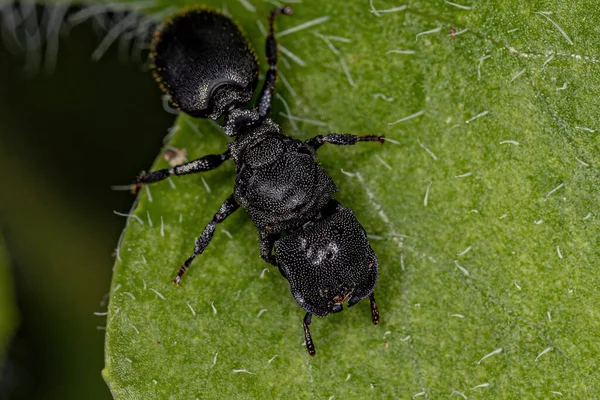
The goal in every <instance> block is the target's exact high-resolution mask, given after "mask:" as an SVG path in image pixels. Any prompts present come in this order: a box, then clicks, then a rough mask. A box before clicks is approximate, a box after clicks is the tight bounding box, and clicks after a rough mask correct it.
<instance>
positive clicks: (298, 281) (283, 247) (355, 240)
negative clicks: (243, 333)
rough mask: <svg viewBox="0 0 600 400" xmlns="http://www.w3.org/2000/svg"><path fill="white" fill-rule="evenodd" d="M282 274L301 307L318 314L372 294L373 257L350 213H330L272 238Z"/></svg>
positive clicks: (340, 210)
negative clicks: (283, 234)
mask: <svg viewBox="0 0 600 400" xmlns="http://www.w3.org/2000/svg"><path fill="white" fill-rule="evenodd" d="M275 254H276V257H277V261H278V262H279V269H280V271H281V273H282V275H283V276H284V277H285V278H286V279H287V280H288V281H289V283H290V288H291V290H292V294H293V295H294V298H295V299H296V301H297V302H298V304H300V306H302V307H303V308H304V309H305V310H306V311H308V312H310V313H312V314H316V315H320V316H324V315H327V314H330V313H333V312H338V311H341V310H342V303H344V302H346V301H348V306H352V305H354V304H356V303H357V302H358V301H359V300H361V299H363V298H365V297H367V296H369V295H370V294H371V293H372V292H373V288H374V287H375V283H376V282H377V275H378V264H377V258H376V257H375V254H374V253H373V250H372V249H371V246H370V245H369V242H368V240H367V236H366V234H365V231H364V229H363V227H362V226H361V225H360V223H359V222H358V220H357V219H356V217H355V216H354V213H353V212H352V211H351V210H350V209H349V208H346V207H343V206H341V205H339V206H338V207H337V209H336V212H335V213H334V214H333V215H331V216H328V217H326V218H324V219H322V220H320V221H317V222H315V223H310V224H307V225H305V226H304V227H302V228H301V229H299V230H297V231H295V232H293V233H292V234H290V235H288V236H286V237H284V238H282V239H279V240H278V241H276V242H275Z"/></svg>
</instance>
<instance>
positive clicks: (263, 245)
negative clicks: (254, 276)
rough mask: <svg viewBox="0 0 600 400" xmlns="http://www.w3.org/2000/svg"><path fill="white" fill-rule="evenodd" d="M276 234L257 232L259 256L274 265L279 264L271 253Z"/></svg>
mask: <svg viewBox="0 0 600 400" xmlns="http://www.w3.org/2000/svg"><path fill="white" fill-rule="evenodd" d="M277 236H279V235H277ZM277 236H269V235H268V234H267V233H264V232H259V241H260V256H261V258H262V259H263V260H265V261H266V262H268V263H269V264H271V265H273V266H275V267H278V266H279V264H278V263H277V260H276V259H275V256H274V255H273V244H274V243H275V240H277Z"/></svg>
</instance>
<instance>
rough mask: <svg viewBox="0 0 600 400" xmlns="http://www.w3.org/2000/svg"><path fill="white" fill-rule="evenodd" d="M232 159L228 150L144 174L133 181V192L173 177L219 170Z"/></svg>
mask: <svg viewBox="0 0 600 400" xmlns="http://www.w3.org/2000/svg"><path fill="white" fill-rule="evenodd" d="M230 157H231V153H230V152H229V150H227V151H226V152H225V153H223V154H209V155H207V156H204V157H200V158H198V159H196V160H194V161H190V162H187V163H185V164H181V165H178V166H176V167H173V168H166V169H161V170H158V171H154V172H142V173H141V174H140V175H139V176H138V177H137V178H136V179H135V181H133V185H132V192H133V193H134V194H135V193H137V191H138V190H139V189H140V188H141V187H142V185H144V184H147V183H154V182H158V181H162V180H164V179H167V178H168V177H169V176H171V175H187V174H194V173H196V172H203V171H210V170H211V169H215V168H217V167H218V166H219V165H221V164H222V163H223V161H225V160H228V159H229V158H230Z"/></svg>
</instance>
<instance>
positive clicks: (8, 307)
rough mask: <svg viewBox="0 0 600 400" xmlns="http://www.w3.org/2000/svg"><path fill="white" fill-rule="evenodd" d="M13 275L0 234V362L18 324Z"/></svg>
mask: <svg viewBox="0 0 600 400" xmlns="http://www.w3.org/2000/svg"><path fill="white" fill-rule="evenodd" d="M11 275H12V274H11V271H10V269H9V264H8V255H7V254H6V249H5V247H4V238H3V237H2V236H1V235H0V363H1V362H2V360H3V359H4V354H5V351H6V347H7V345H8V343H9V341H10V339H11V337H12V335H13V331H14V329H15V327H16V324H17V309H16V307H15V299H14V290H13V279H12V276H11Z"/></svg>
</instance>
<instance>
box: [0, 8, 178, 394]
mask: <svg viewBox="0 0 600 400" xmlns="http://www.w3.org/2000/svg"><path fill="white" fill-rule="evenodd" d="M5 11H6V9H5ZM39 11H40V9H39V7H38V19H41V12H39ZM115 18H122V16H119V15H116V16H115ZM3 22H5V20H3ZM0 23H1V22H0ZM0 31H1V29H0ZM30 33H31V32H30ZM104 33H105V31H103V30H102V29H99V27H98V25H97V23H96V24H94V23H92V22H87V23H83V24H81V25H78V26H76V27H74V28H73V29H72V30H71V31H70V32H69V33H68V35H65V37H64V38H63V39H61V40H60V46H59V50H58V57H57V63H56V67H55V69H54V71H44V70H45V67H46V66H48V64H47V62H48V61H47V60H46V58H45V57H44V51H45V47H42V48H41V50H40V49H38V50H37V53H32V52H23V51H16V52H14V53H13V52H11V51H9V49H8V48H7V47H9V48H10V46H7V41H6V37H5V36H3V37H2V38H0V171H2V189H0V234H1V235H0V236H4V241H5V247H6V249H5V250H6V253H7V259H8V264H9V274H10V275H11V276H12V279H13V281H14V293H15V296H14V297H15V302H16V305H17V309H18V317H17V321H16V322H17V324H16V327H17V328H16V331H15V332H14V335H13V339H12V340H10V341H9V342H8V346H7V347H6V348H4V349H2V348H1V347H2V344H1V343H0V365H1V366H2V367H1V369H0V399H38V398H39V399H42V398H43V399H81V398H86V399H109V398H111V396H110V393H109V391H108V388H107V386H106V384H105V383H104V381H103V380H102V378H101V376H100V370H101V369H102V367H103V365H104V361H103V344H104V331H103V328H104V325H105V317H104V316H97V315H94V312H97V313H102V312H103V311H105V309H106V304H105V302H103V298H104V297H105V294H106V293H107V292H108V288H109V283H110V277H111V268H112V265H113V260H114V258H113V251H114V249H115V247H116V245H117V241H118V238H119V235H120V233H121V230H122V229H123V227H124V224H125V219H124V218H123V217H120V216H117V215H115V214H113V210H116V211H119V212H128V210H129V208H130V207H131V204H132V202H133V196H131V195H130V194H129V193H127V192H114V191H111V189H110V187H111V185H115V184H127V183H128V182H130V181H131V179H132V178H133V177H135V176H136V175H137V174H138V173H139V171H140V170H141V169H144V168H148V167H149V166H150V165H151V163H152V161H153V159H154V158H155V156H156V154H157V152H158V150H159V148H160V146H161V145H162V138H163V137H164V136H165V135H166V133H167V128H168V127H169V126H170V125H171V124H172V122H173V119H174V116H173V115H170V114H167V113H165V112H164V110H163V108H162V106H161V100H160V93H159V91H158V88H157V87H156V85H155V83H154V82H153V80H152V77H151V75H150V74H149V73H147V72H146V71H145V68H144V66H143V65H142V64H141V63H140V62H137V61H134V60H132V59H131V56H130V54H129V55H128V54H127V53H126V52H125V53H124V52H122V51H119V49H118V46H111V48H110V49H109V51H108V52H107V53H106V54H105V55H104V56H103V57H102V59H101V60H100V61H98V62H93V61H92V60H91V55H92V53H93V52H94V50H95V49H96V48H97V46H98V45H99V43H100V41H101V39H102V36H101V35H103V34H104ZM22 44H24V43H22ZM11 50H13V49H12V48H11ZM36 54H39V55H41V59H39V60H35V55H36ZM32 60H33V62H32ZM50 67H51V65H50ZM50 69H52V68H50ZM140 132H144V136H143V137H140ZM104 301H106V299H105V298H104Z"/></svg>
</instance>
